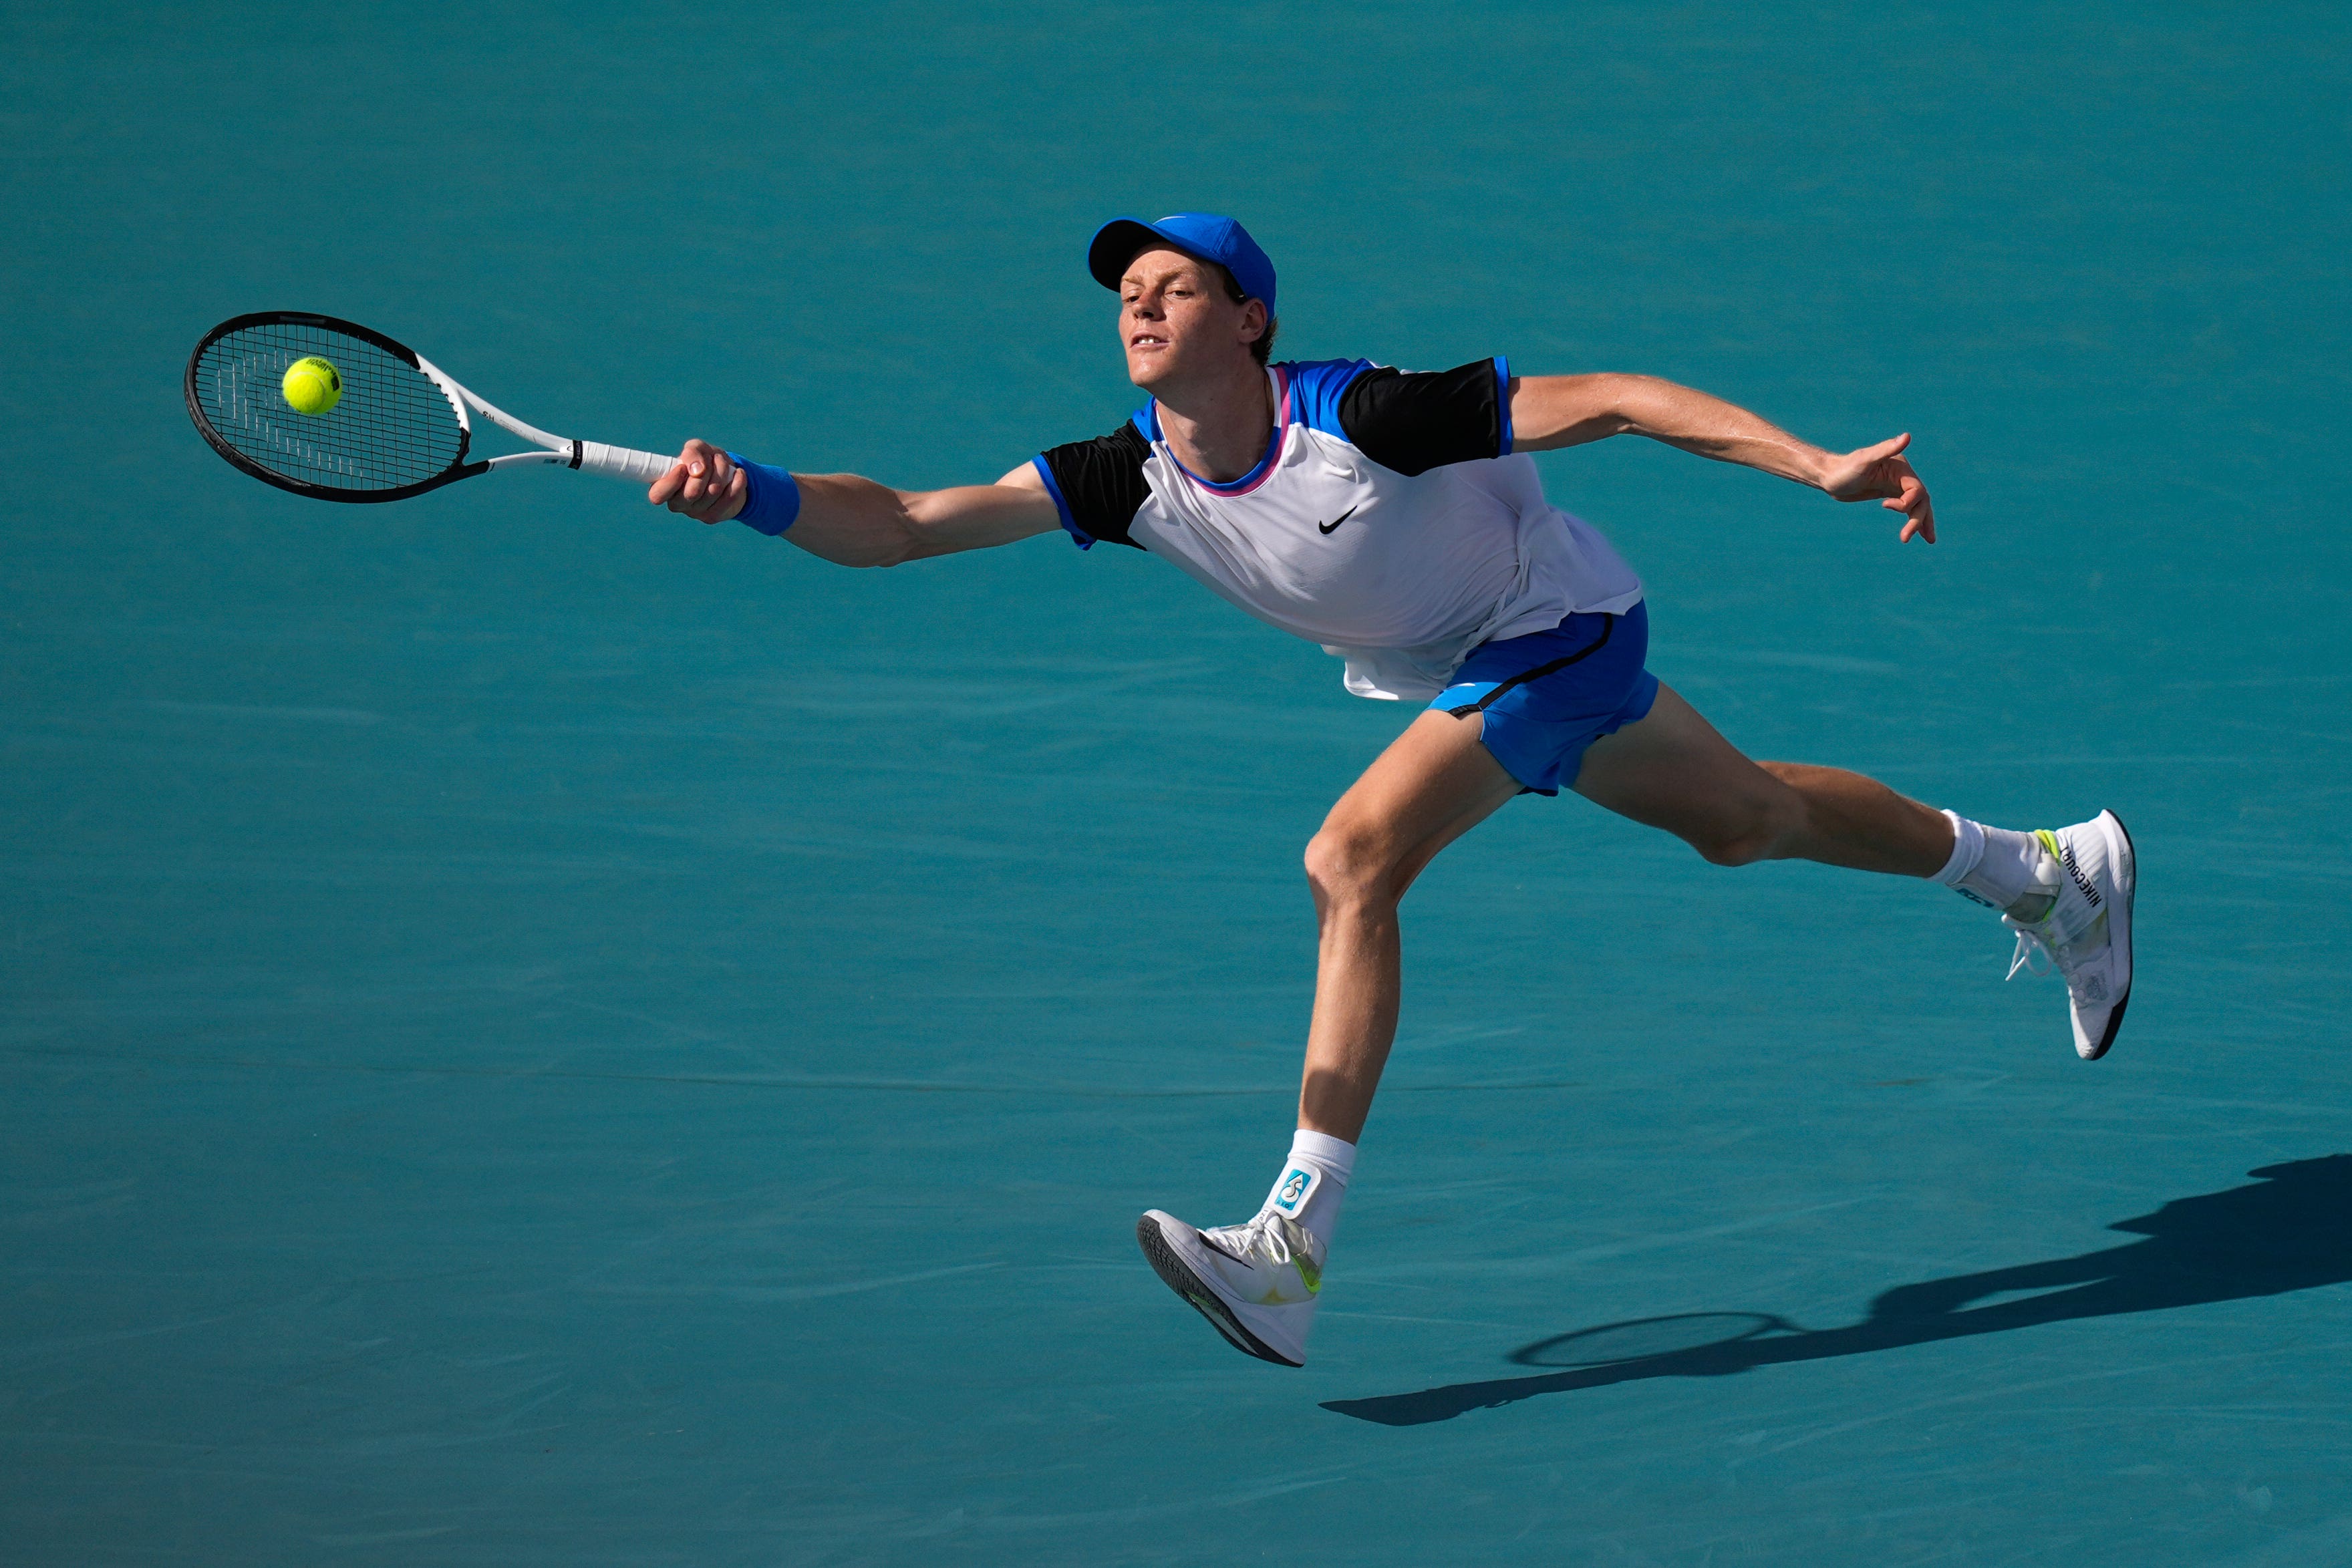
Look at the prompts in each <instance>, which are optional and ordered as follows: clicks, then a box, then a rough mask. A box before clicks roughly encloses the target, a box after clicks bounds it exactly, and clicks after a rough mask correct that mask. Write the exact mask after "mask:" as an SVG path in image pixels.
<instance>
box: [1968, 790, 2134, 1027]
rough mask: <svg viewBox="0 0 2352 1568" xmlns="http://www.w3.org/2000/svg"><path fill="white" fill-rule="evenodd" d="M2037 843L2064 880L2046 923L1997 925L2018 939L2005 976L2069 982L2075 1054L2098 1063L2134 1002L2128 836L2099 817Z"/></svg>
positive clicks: (2006, 919)
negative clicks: (2056, 977)
mask: <svg viewBox="0 0 2352 1568" xmlns="http://www.w3.org/2000/svg"><path fill="white" fill-rule="evenodd" d="M2034 837H2036V838H2038V839H2040V840H2041V841H2042V848H2043V849H2045V850H2048V851H2049V852H2050V856H2051V858H2052V859H2053V860H2054V861H2056V862H2058V869H2059V871H2060V872H2061V873H2063V878H2062V880H2061V881H2060V883H2059V885H2058V898H2057V902H2056V903H2055V904H2052V905H2051V907H2050V913H2049V914H2048V915H2044V916H2042V918H2041V919H2039V920H2032V921H2025V920H2019V919H2017V918H2015V917H2014V916H2011V915H2002V916H2001V917H2000V923H2001V924H2002V925H2006V926H2008V927H2009V928H2010V929H2011V931H2014V932H2016V933H2017V954H2016V956H2015V957H2014V958H2012V959H2011V962H2010V966H2009V973H2010V976H2011V978H2014V977H2016V975H2017V972H2018V971H2019V970H2020V969H2023V970H2025V971H2027V972H2028V973H2030V974H2045V975H2046V974H2048V973H2049V972H2050V970H2051V968H2052V967H2053V966H2054V967H2056V968H2057V970H2058V972H2059V973H2060V974H2062V975H2063V976H2065V977H2066V998H2067V1001H2068V1002H2069V1004H2070V1010H2071V1011H2072V1013H2073V1015H2074V1051H2075V1054H2076V1055H2078V1056H2080V1057H2081V1058H2082V1059H2083V1060H2084V1061H2097V1060H2098V1059H2099V1058H2101V1057H2103V1056H2105V1054H2106V1053H2107V1048H2108V1047H2109V1046H2111V1045H2113V1044H2115V1042H2116V1030H2119V1029H2121V1028H2123V1023H2124V1008H2125V1006H2126V1004H2127V1003H2129V1002H2130V1000H2131V985H2132V893H2133V889H2134V888H2135V886H2136V885H2137V881H2138V872H2137V866H2136V865H2135V863H2134V862H2133V857H2132V841H2131V835H2130V834H2129V833H2127V832H2126V831H2124V824H2123V819H2121V818H2120V817H2117V816H2116V814H2115V813H2114V812H2113V811H2102V812H2100V813H2099V814H2098V815H2097V816H2095V817H2094V818H2092V819H2091V820H2090V821H2087V822H2077V823H2076V824H2074V826H2073V827H2071V828H2061V829H2059V830H2058V831H2056V832H2054V833H2053V832H2051V831H2047V830H2046V829H2045V830H2042V831H2038V832H2036V833H2035V834H2034ZM2037 958H2039V959H2040V960H2041V963H2040V964H2039V965H2038V966H2037V965H2036V963H2035V960H2036V959H2037Z"/></svg>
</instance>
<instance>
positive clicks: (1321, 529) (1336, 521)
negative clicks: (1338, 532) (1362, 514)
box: [1315, 501, 1363, 534]
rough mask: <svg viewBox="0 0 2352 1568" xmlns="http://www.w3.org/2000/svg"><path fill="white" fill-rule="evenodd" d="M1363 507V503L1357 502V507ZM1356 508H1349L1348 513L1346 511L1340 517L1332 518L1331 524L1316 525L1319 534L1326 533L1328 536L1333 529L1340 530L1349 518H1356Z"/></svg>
mask: <svg viewBox="0 0 2352 1568" xmlns="http://www.w3.org/2000/svg"><path fill="white" fill-rule="evenodd" d="M1362 505H1363V503H1362V502H1361V501H1359V502H1357V503H1356V507H1360V506H1362ZM1356 507H1349V508H1348V509H1347V510H1346V511H1344V512H1342V513H1340V514H1339V516H1338V517H1334V518H1332V519H1331V520H1330V521H1329V522H1328V523H1318V524H1316V525H1315V528H1316V530H1317V531H1318V533H1326V534H1328V533H1329V532H1330V531H1331V530H1332V529H1333V528H1338V527H1339V525H1340V524H1341V523H1344V522H1346V521H1347V520H1348V519H1349V517H1354V516H1355V515H1356Z"/></svg>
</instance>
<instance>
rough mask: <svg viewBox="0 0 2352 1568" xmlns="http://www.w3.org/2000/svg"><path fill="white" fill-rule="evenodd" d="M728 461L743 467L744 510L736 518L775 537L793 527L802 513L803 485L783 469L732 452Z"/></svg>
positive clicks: (746, 525) (746, 526)
mask: <svg viewBox="0 0 2352 1568" xmlns="http://www.w3.org/2000/svg"><path fill="white" fill-rule="evenodd" d="M727 459H728V461H729V462H730V463H732V464H734V465H735V466H736V467H738V468H740V469H741V470H743V509H742V510H741V511H740V512H738V513H736V514H735V520H736V521H737V522H739V523H740V524H742V525H743V526H744V527H745V528H757V529H759V530H760V532H761V533H763V534H767V535H769V536H770V537H773V536H775V535H777V534H780V533H782V532H783V531H784V530H785V529H786V528H791V527H792V526H793V520H794V519H796V518H797V517H799V516H800V515H801V487H800V485H799V484H798V483H797V482H796V481H795V480H794V479H793V476H791V475H790V474H788V473H786V472H784V470H782V468H774V467H771V466H769V465H767V464H765V463H753V462H751V461H749V460H747V459H745V458H743V457H740V456H738V455H736V454H734V453H732V452H730V453H729V454H728V455H727Z"/></svg>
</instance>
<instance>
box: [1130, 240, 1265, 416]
mask: <svg viewBox="0 0 2352 1568" xmlns="http://www.w3.org/2000/svg"><path fill="white" fill-rule="evenodd" d="M1118 298H1119V310H1118V332H1119V340H1120V342H1121V343H1122V344H1123V345H1124V346H1125V348H1126V350H1127V379H1128V380H1129V381H1131V382H1134V383H1135V384H1136V385H1137V386H1139V387H1150V386H1156V385H1160V384H1161V383H1164V382H1170V381H1172V380H1174V379H1176V378H1180V377H1182V376H1185V375H1189V374H1197V373H1200V372H1202V371H1210V372H1217V373H1222V372H1224V371H1230V370H1231V368H1232V365H1233V360H1234V355H1235V354H1237V353H1238V354H1240V355H1241V356H1242V357H1243V358H1244V360H1246V359H1247V358H1248V356H1249V345H1250V342H1251V340H1253V339H1255V337H1256V335H1257V329H1256V327H1255V325H1254V324H1255V322H1257V321H1259V320H1261V319H1263V316H1264V313H1265V307H1264V306H1262V305H1260V304H1258V303H1257V302H1256V301H1255V300H1249V301H1246V302H1244V303H1243V304H1240V305H1236V304H1234V299H1233V296H1232V295H1230V294H1228V293H1227V292H1226V291H1225V283H1224V279H1223V277H1220V276H1219V275H1218V270H1217V268H1215V267H1212V266H1210V265H1209V264H1208V263H1207V262H1204V261H1196V260H1194V259H1193V258H1192V257H1191V256H1186V255H1185V254H1184V253H1183V252H1182V251H1181V250H1167V249H1159V250H1146V251H1139V252H1137V253H1136V257H1135V259H1134V260H1133V261H1130V262H1129V263H1128V264H1127V272H1126V274H1125V276H1123V277H1121V278H1120V279H1119V285H1118ZM1253 311H1255V312H1257V314H1256V315H1255V316H1254V315H1252V314H1251V313H1252V312H1253Z"/></svg>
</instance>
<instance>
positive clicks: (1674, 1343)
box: [1511, 1312, 1803, 1366]
mask: <svg viewBox="0 0 2352 1568" xmlns="http://www.w3.org/2000/svg"><path fill="white" fill-rule="evenodd" d="M1802 1332H1803V1331H1802V1330H1801V1329H1799V1328H1797V1327H1796V1326H1795V1325H1793V1324H1791V1323H1788V1322H1782V1321H1781V1320H1780V1319H1779V1318H1776V1317H1774V1316H1772V1315H1771V1314H1770V1313H1769V1312H1677V1313H1675V1315H1674V1316H1672V1317H1664V1318H1636V1319H1633V1321H1632V1322H1622V1323H1603V1324H1601V1326H1600V1327H1599V1328H1591V1329H1579V1330H1578V1331H1577V1332H1576V1333H1564V1334H1554V1335H1553V1336H1552V1337H1551V1338H1549V1339H1544V1340H1538V1341H1537V1342H1536V1343H1533V1344H1531V1345H1528V1346H1527V1347H1526V1348H1525V1349H1523V1350H1519V1351H1517V1352H1514V1353H1513V1354H1512V1356H1511V1359H1512V1360H1513V1361H1516V1362H1517V1363H1518V1364H1520V1365H1522V1366H1614V1365H1616V1364H1620V1363H1622V1362H1628V1361H1652V1360H1655V1359H1656V1358H1657V1357H1659V1356H1664V1355H1677V1354H1684V1353H1686V1352H1689V1351H1695V1350H1706V1349H1710V1348H1712V1347H1714V1346H1717V1345H1726V1344H1737V1343H1740V1342H1741V1341H1743V1340H1751V1339H1760V1338H1762V1337H1763V1336H1764V1335H1766V1334H1769V1333H1802Z"/></svg>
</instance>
